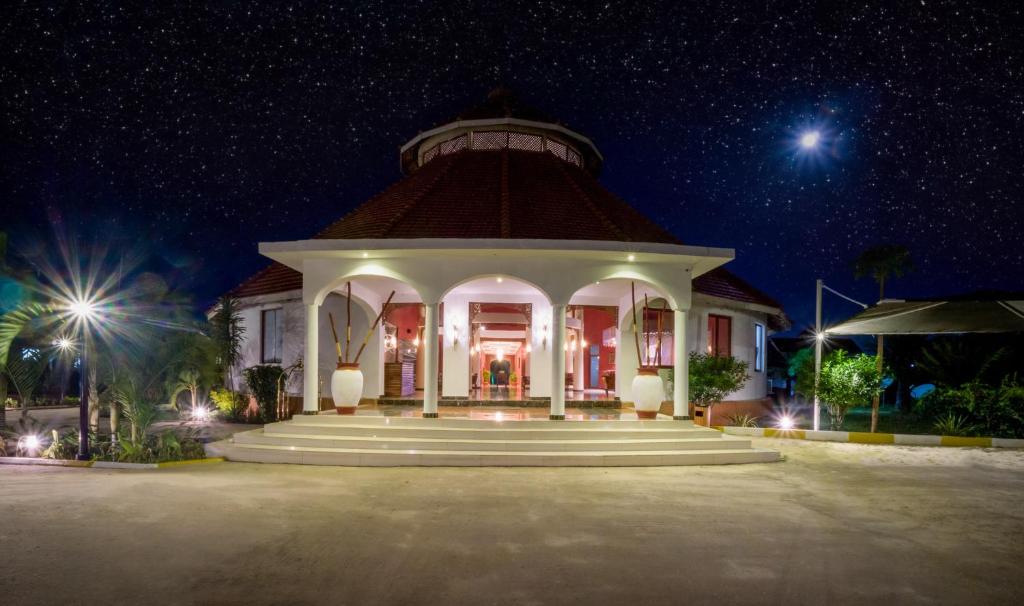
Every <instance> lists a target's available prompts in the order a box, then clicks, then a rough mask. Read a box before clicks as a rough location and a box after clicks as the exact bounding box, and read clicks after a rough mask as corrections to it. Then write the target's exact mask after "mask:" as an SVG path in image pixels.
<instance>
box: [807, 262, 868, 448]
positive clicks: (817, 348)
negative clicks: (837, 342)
mask: <svg viewBox="0 0 1024 606" xmlns="http://www.w3.org/2000/svg"><path fill="white" fill-rule="evenodd" d="M825 290H827V291H829V292H830V293H832V294H834V295H836V296H838V297H841V298H843V299H846V300H847V301H849V302H850V303H856V304H857V305H860V306H861V307H863V308H864V309H867V308H868V305H867V304H866V303H861V302H860V301H858V300H856V299H851V298H850V297H847V296H846V295H844V294H843V293H841V292H839V291H838V290H836V289H834V288H829V287H828V286H825V281H824V280H822V279H820V278H819V279H818V280H817V281H816V282H815V288H814V431H818V427H819V420H820V419H819V418H820V417H821V401H820V400H819V399H818V386H819V383H820V382H821V348H822V345H823V344H824V342H825V333H824V332H822V330H821V294H822V291H825Z"/></svg>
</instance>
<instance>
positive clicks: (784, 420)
mask: <svg viewBox="0 0 1024 606" xmlns="http://www.w3.org/2000/svg"><path fill="white" fill-rule="evenodd" d="M795 426H796V423H794V422H793V417H791V416H789V415H783V416H782V417H781V418H780V419H779V429H793V427H795Z"/></svg>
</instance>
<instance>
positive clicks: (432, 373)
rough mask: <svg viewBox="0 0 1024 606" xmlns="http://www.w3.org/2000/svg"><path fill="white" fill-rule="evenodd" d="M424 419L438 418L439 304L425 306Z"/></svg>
mask: <svg viewBox="0 0 1024 606" xmlns="http://www.w3.org/2000/svg"><path fill="white" fill-rule="evenodd" d="M424 308H425V311H426V313H425V314H424V316H423V417H424V418H427V419H436V418H437V303H427V304H426V305H424Z"/></svg>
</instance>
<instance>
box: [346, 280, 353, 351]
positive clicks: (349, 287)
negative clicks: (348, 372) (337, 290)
mask: <svg viewBox="0 0 1024 606" xmlns="http://www.w3.org/2000/svg"><path fill="white" fill-rule="evenodd" d="M345 286H346V292H345V315H346V318H345V361H346V362H348V354H349V351H350V345H349V344H350V343H351V342H352V282H351V281H348V282H346V283H345Z"/></svg>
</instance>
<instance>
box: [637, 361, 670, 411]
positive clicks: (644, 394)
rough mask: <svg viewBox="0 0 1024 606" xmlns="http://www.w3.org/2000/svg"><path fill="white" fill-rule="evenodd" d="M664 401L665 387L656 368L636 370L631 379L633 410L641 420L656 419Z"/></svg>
mask: <svg viewBox="0 0 1024 606" xmlns="http://www.w3.org/2000/svg"><path fill="white" fill-rule="evenodd" d="M664 399H665V385H664V384H663V383H662V382H661V376H659V375H658V369H656V368H638V369H636V376H635V377H633V408H635V409H636V416H637V417H639V418H641V419H656V418H658V411H659V410H660V409H661V403H662V401H663V400H664Z"/></svg>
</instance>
